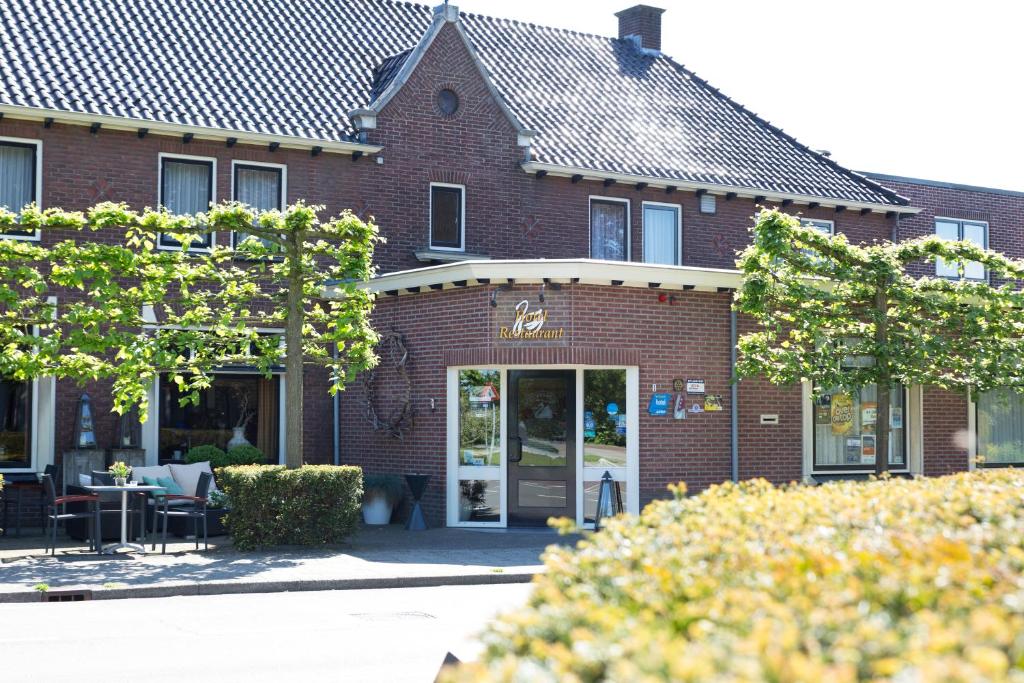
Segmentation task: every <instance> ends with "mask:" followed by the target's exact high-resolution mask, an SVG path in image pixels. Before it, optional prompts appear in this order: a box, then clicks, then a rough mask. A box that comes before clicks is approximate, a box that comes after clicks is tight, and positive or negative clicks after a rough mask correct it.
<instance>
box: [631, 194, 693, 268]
mask: <svg viewBox="0 0 1024 683" xmlns="http://www.w3.org/2000/svg"><path fill="white" fill-rule="evenodd" d="M705 196H706V195H705ZM681 215H682V214H681V212H680V211H679V206H678V205H676V204H656V203H653V202H644V263H661V264H664V265H668V266H678V265H680V259H681V256H682V254H681V253H680V252H681V247H680V242H681V240H680V232H681V229H682V221H681Z"/></svg>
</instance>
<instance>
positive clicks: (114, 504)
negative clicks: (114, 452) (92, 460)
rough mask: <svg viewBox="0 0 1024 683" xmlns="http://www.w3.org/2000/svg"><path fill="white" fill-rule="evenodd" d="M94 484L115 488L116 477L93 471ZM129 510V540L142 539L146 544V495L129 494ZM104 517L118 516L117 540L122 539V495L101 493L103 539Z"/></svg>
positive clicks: (101, 531)
mask: <svg viewBox="0 0 1024 683" xmlns="http://www.w3.org/2000/svg"><path fill="white" fill-rule="evenodd" d="M92 483H93V486H113V485H114V475H112V474H111V473H110V472H102V471H98V470H93V471H92ZM129 496H130V499H129V509H128V515H129V516H128V524H129V527H128V538H130V539H136V538H139V539H142V540H141V543H145V542H146V494H145V493H142V492H139V493H129ZM136 514H137V515H138V522H136ZM103 515H116V516H117V529H118V533H117V538H120V537H121V533H120V529H121V494H120V493H101V494H100V529H99V535H100V538H101V539H102V538H103ZM136 523H137V524H138V529H139V531H138V533H136V532H135V525H136Z"/></svg>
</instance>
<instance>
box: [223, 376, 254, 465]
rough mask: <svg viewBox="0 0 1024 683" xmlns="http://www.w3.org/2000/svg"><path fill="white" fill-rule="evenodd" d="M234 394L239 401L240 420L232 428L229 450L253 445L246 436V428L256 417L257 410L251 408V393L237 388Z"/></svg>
mask: <svg viewBox="0 0 1024 683" xmlns="http://www.w3.org/2000/svg"><path fill="white" fill-rule="evenodd" d="M234 394H235V399H236V400H237V401H238V421H237V422H236V423H235V426H234V427H232V428H231V440H229V441H228V446H227V450H229V451H230V450H231V449H232V448H234V447H236V446H251V445H252V444H250V443H249V440H248V439H246V438H245V428H246V427H248V426H249V423H250V422H251V421H252V419H253V418H254V417H256V411H255V410H252V409H250V408H249V394H248V393H247V392H245V391H241V390H236V391H235V392H234Z"/></svg>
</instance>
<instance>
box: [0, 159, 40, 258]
mask: <svg viewBox="0 0 1024 683" xmlns="http://www.w3.org/2000/svg"><path fill="white" fill-rule="evenodd" d="M38 163H39V143H36V142H15V141H11V140H0V207H3V208H5V209H7V210H8V211H13V212H14V213H19V212H20V211H21V210H22V209H23V208H24V207H25V206H26V205H27V204H31V203H32V202H36V203H39V194H38V189H39V188H38V187H37V183H36V170H37V164H38ZM2 236H3V237H13V238H16V239H38V238H39V235H38V234H37V233H36V231H35V230H7V231H5V232H4V233H3V235H2Z"/></svg>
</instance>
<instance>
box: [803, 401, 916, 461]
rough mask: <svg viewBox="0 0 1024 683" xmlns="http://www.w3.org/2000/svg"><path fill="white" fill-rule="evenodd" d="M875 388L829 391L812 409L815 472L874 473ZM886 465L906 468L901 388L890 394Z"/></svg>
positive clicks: (875, 453)
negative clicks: (846, 471)
mask: <svg viewBox="0 0 1024 683" xmlns="http://www.w3.org/2000/svg"><path fill="white" fill-rule="evenodd" d="M877 396H878V392H877V388H876V387H875V386H874V385H872V386H869V387H862V388H860V389H841V390H835V391H828V392H825V393H824V394H822V395H821V396H819V397H818V398H817V399H816V400H815V401H814V405H813V409H814V470H815V471H828V470H873V469H874V467H875V457H876V455H877V448H876V444H877V435H876V433H875V425H876V424H877V422H878V403H877ZM889 396H890V403H891V405H890V410H889V426H890V430H889V466H890V467H892V468H893V469H895V470H902V469H906V467H907V460H906V452H907V430H906V420H905V415H906V412H905V411H906V397H905V392H904V391H903V389H902V388H901V387H898V386H894V387H893V388H892V391H891V392H890V394H889Z"/></svg>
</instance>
